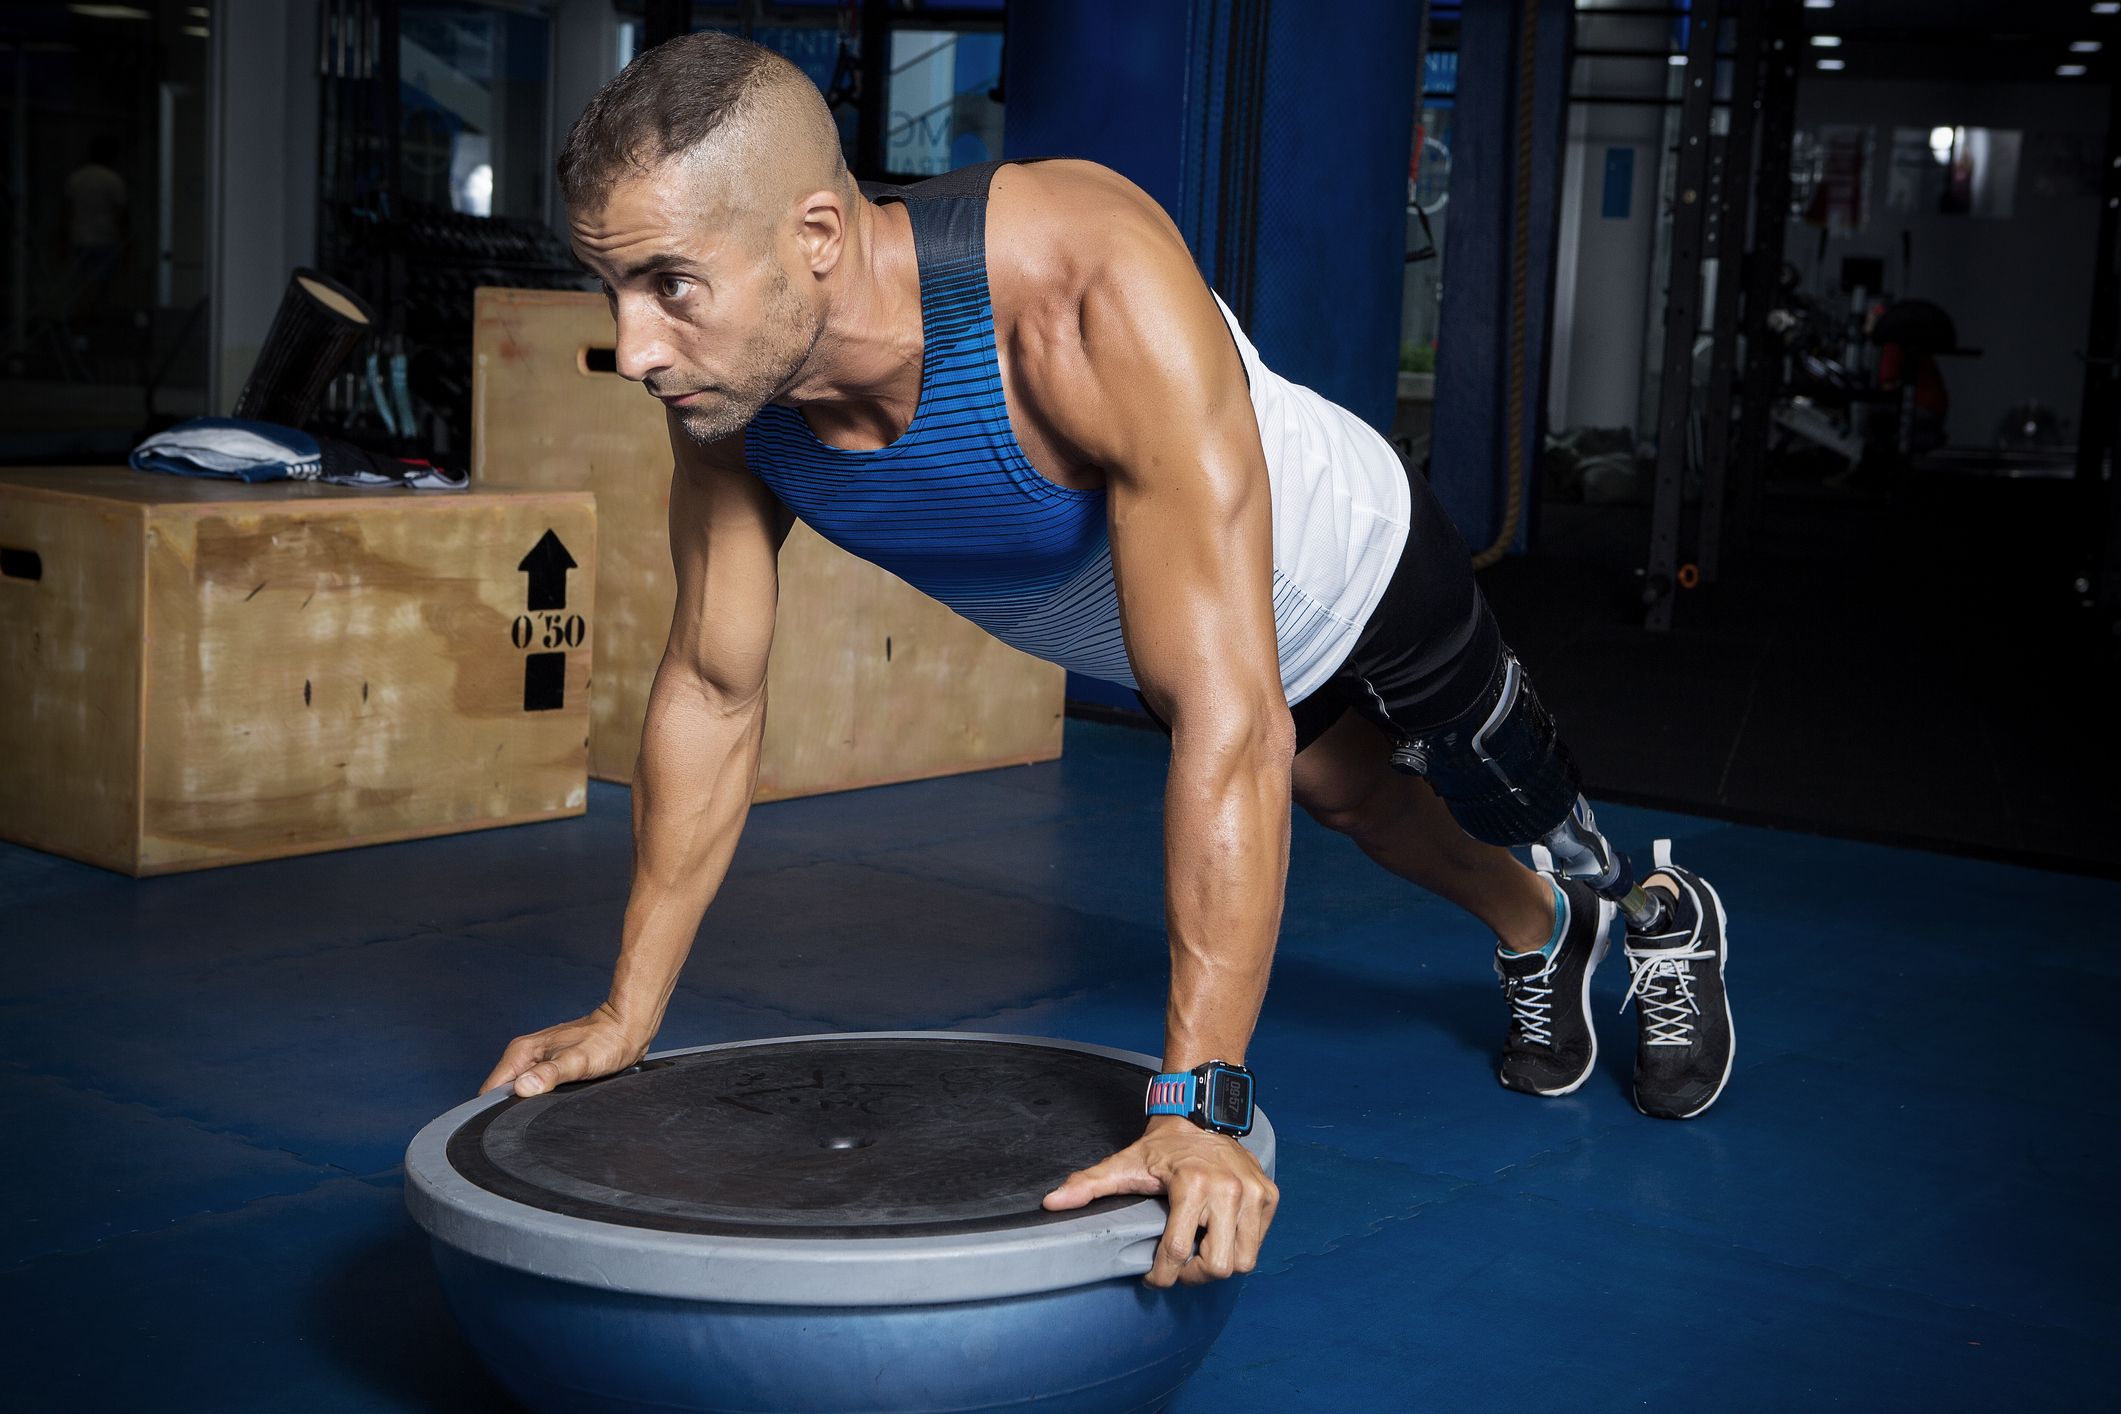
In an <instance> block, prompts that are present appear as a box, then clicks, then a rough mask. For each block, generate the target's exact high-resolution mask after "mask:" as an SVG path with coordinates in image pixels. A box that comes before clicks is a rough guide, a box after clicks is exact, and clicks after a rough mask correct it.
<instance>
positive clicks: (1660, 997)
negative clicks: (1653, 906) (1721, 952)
mask: <svg viewBox="0 0 2121 1414" xmlns="http://www.w3.org/2000/svg"><path fill="white" fill-rule="evenodd" d="M1715 956H1716V953H1715V950H1714V949H1712V948H1684V949H1682V948H1654V949H1644V950H1642V951H1639V952H1638V951H1637V950H1636V949H1634V948H1629V949H1628V971H1629V972H1630V973H1631V974H1633V975H1632V977H1631V979H1630V981H1629V982H1628V994H1627V995H1626V996H1624V997H1622V998H1621V999H1620V1009H1621V1010H1622V1011H1626V1010H1627V1009H1628V1003H1629V1002H1630V1001H1632V1000H1634V999H1635V998H1637V997H1640V998H1641V999H1642V1016H1643V1021H1644V1023H1645V1024H1646V1025H1647V1027H1648V1028H1649V1033H1650V1034H1649V1039H1648V1041H1647V1044H1649V1045H1652V1046H1690V1045H1692V1044H1693V1043H1694V1038H1693V1029H1694V1023H1693V1019H1692V1018H1694V1017H1696V1016H1699V1015H1700V1014H1701V1003H1700V1002H1699V1001H1697V1000H1696V999H1695V997H1694V969H1693V968H1692V966H1690V964H1692V963H1696V962H1707V961H1711V960H1713V959H1714V958H1715Z"/></svg>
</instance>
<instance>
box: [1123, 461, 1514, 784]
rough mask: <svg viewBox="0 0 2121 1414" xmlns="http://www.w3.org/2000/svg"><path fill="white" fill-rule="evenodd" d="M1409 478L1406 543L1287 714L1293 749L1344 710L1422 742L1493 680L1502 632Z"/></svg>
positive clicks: (1434, 507)
mask: <svg viewBox="0 0 2121 1414" xmlns="http://www.w3.org/2000/svg"><path fill="white" fill-rule="evenodd" d="M1411 480H1412V482H1413V486H1412V490H1413V500H1412V503H1411V507H1410V511H1409V516H1408V521H1407V542H1406V545H1405V546H1404V547H1403V548H1402V549H1401V550H1400V552H1399V563H1398V564H1397V565H1396V566H1394V568H1393V570H1392V578H1391V579H1390V580H1389V581H1388V582H1387V583H1386V585H1385V592H1384V597H1383V598H1382V599H1380V600H1378V602H1377V607H1376V608H1375V609H1374V610H1372V611H1371V613H1370V618H1369V621H1368V622H1367V623H1365V624H1364V625H1363V627H1362V632H1361V633H1360V634H1358V635H1357V636H1356V639H1355V646H1354V648H1353V649H1351V650H1350V651H1349V653H1348V656H1347V658H1346V659H1345V660H1344V661H1343V662H1342V663H1341V665H1340V666H1339V667H1338V668H1337V669H1335V670H1334V673H1333V676H1332V677H1330V678H1328V679H1327V680H1326V681H1325V683H1323V684H1322V685H1321V686H1320V687H1319V688H1318V689H1317V690H1316V691H1314V692H1312V693H1311V694H1310V696H1308V697H1306V698H1304V699H1303V700H1302V701H1301V702H1298V703H1295V704H1294V705H1292V706H1291V707H1290V708H1289V713H1290V715H1291V716H1292V717H1294V718H1295V719H1296V749H1297V750H1298V751H1302V750H1303V749H1304V748H1305V747H1307V746H1309V745H1310V744H1311V743H1312V742H1314V741H1317V740H1318V739H1319V738H1320V737H1322V736H1324V735H1325V734H1326V732H1327V730H1328V729H1329V728H1331V727H1332V725H1333V724H1334V723H1335V722H1338V721H1339V720H1340V719H1341V716H1342V714H1344V713H1345V712H1346V711H1347V710H1348V709H1349V708H1350V707H1353V708H1354V709H1355V710H1356V711H1358V712H1360V713H1362V715H1363V716H1365V717H1367V718H1369V719H1370V720H1371V721H1372V722H1374V723H1376V725H1377V727H1378V729H1379V730H1380V731H1382V732H1383V733H1384V734H1385V735H1386V736H1387V737H1388V738H1390V739H1392V740H1393V741H1395V742H1398V741H1405V740H1408V739H1410V738H1413V737H1418V736H1422V735H1424V734H1425V733H1428V732H1430V731H1433V730H1435V729H1436V728H1438V727H1441V726H1444V725H1446V724H1448V723H1451V722H1454V721H1457V720H1458V719H1459V718H1460V717H1463V716H1464V715H1466V714H1467V713H1468V712H1470V711H1472V710H1473V709H1474V707H1475V706H1476V705H1477V704H1478V703H1479V702H1480V699H1481V695H1482V693H1483V692H1484V691H1485V690H1486V688H1487V686H1488V684H1489V681H1490V680H1491V679H1492V678H1493V677H1494V676H1495V669H1496V665H1497V663H1498V662H1499V661H1500V660H1501V657H1502V634H1501V632H1500V631H1499V630H1498V629H1497V628H1496V626H1495V616H1494V615H1493V614H1491V613H1490V612H1488V605H1487V600H1486V599H1484V598H1482V597H1481V593H1480V586H1479V585H1477V584H1475V583H1474V582H1473V557H1472V553H1471V552H1470V551H1468V550H1467V549H1466V542H1465V540H1464V539H1463V538H1462V537H1461V536H1460V535H1459V533H1458V528H1457V527H1456V526H1454V525H1453V524H1451V519H1450V517H1449V516H1447V515H1445V514H1444V512H1443V507H1441V506H1440V505H1438V504H1437V503H1436V497H1435V495H1434V494H1433V493H1432V492H1431V491H1430V490H1429V483H1428V481H1427V480H1426V479H1424V478H1423V477H1420V476H1415V477H1412V478H1411ZM1136 695H1137V696H1139V694H1136ZM1142 707H1143V709H1144V710H1145V711H1147V712H1148V713H1149V716H1150V717H1151V719H1153V720H1154V721H1155V722H1156V724H1157V725H1158V726H1160V727H1163V728H1164V729H1165V731H1166V732H1168V731H1169V730H1170V728H1169V726H1168V725H1167V724H1166V723H1165V722H1164V720H1163V718H1161V717H1158V716H1157V715H1156V710H1155V709H1154V708H1152V707H1150V706H1149V704H1148V702H1147V701H1146V700H1144V701H1143V702H1142Z"/></svg>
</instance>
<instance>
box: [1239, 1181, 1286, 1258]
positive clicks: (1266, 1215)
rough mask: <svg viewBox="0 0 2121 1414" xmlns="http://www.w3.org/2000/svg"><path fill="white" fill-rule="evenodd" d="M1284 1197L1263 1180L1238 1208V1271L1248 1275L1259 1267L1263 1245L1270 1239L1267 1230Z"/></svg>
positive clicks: (1247, 1193)
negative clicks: (1260, 1250)
mask: <svg viewBox="0 0 2121 1414" xmlns="http://www.w3.org/2000/svg"><path fill="white" fill-rule="evenodd" d="M1280 1201H1281V1195H1280V1194H1278V1193H1276V1192H1275V1191H1274V1185H1273V1184H1271V1183H1267V1182H1264V1181H1262V1182H1261V1183H1259V1184H1257V1185H1250V1186H1248V1187H1247V1189H1246V1192H1245V1198H1244V1202H1242V1203H1240V1204H1239V1205H1238V1209H1237V1257H1236V1260H1235V1262H1234V1263H1233V1266H1234V1268H1235V1270H1236V1271H1239V1272H1249V1271H1251V1270H1252V1269H1253V1268H1255V1267H1257V1266H1258V1265H1259V1248H1260V1244H1261V1243H1263V1242H1265V1241H1266V1240H1267V1228H1268V1227H1269V1225H1271V1224H1272V1223H1273V1221H1274V1209H1275V1207H1276V1206H1277V1205H1278V1204H1279V1203H1280Z"/></svg>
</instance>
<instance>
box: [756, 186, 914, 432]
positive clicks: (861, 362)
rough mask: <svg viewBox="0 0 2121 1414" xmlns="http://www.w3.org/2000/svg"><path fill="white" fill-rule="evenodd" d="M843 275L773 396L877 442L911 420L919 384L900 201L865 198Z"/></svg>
mask: <svg viewBox="0 0 2121 1414" xmlns="http://www.w3.org/2000/svg"><path fill="white" fill-rule="evenodd" d="M857 212H858V215H857V218H856V222H855V229H854V236H855V240H854V242H853V243H852V248H851V249H849V250H848V251H847V253H846V256H845V257H844V262H843V264H842V266H841V267H840V269H839V270H838V271H836V272H835V274H843V275H845V276H846V277H848V278H846V279H845V280H844V282H843V283H841V284H840V286H839V288H837V289H835V290H834V291H833V292H832V294H831V297H830V300H829V302H828V303H827V305H826V309H825V327H824V329H823V331H822V332H821V333H820V334H819V336H818V341H817V345H816V347H815V348H814V349H813V350H812V351H811V356H810V359H809V360H808V362H807V363H806V365H805V367H804V369H803V371H802V372H801V373H800V374H799V375H798V376H797V378H796V380H795V382H794V383H792V384H791V385H790V386H789V389H788V391H787V392H786V393H785V394H784V395H783V396H782V397H781V398H779V399H777V401H779V402H781V403H783V404H785V405H788V406H791V407H798V408H801V409H803V411H804V413H805V416H806V417H807V418H808V419H809V421H810V424H811V426H812V428H813V429H815V430H816V431H817V432H818V433H819V435H821V436H828V435H829V438H830V440H834V441H843V442H846V443H848V444H850V445H852V444H856V443H859V444H863V445H875V446H881V445H883V444H885V443H887V442H889V441H892V440H894V439H895V438H896V437H897V436H898V435H899V434H900V433H901V432H903V431H904V430H905V428H906V424H907V423H908V422H909V421H911V420H912V416H913V410H914V407H915V405H916V404H917V403H918V402H919V399H920V386H921V344H922V333H923V330H922V320H921V281H920V268H919V264H918V262H917V261H916V259H915V257H914V248H913V225H912V221H911V218H910V217H908V216H907V215H906V214H905V205H904V203H903V202H895V203H893V204H892V205H890V206H879V205H876V204H875V203H873V202H871V201H869V200H868V199H867V198H863V199H862V201H861V203H860V205H859V207H858V208H857Z"/></svg>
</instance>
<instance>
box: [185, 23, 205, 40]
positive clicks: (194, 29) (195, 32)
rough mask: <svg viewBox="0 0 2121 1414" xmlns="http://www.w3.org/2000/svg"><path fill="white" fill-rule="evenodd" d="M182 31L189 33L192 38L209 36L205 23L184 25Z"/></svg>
mask: <svg viewBox="0 0 2121 1414" xmlns="http://www.w3.org/2000/svg"><path fill="white" fill-rule="evenodd" d="M184 32H185V33H186V34H188V35H190V36H191V37H192V38H193V39H207V38H210V37H211V35H210V32H209V31H208V30H207V28H206V26H205V25H186V26H185V27H184Z"/></svg>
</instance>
